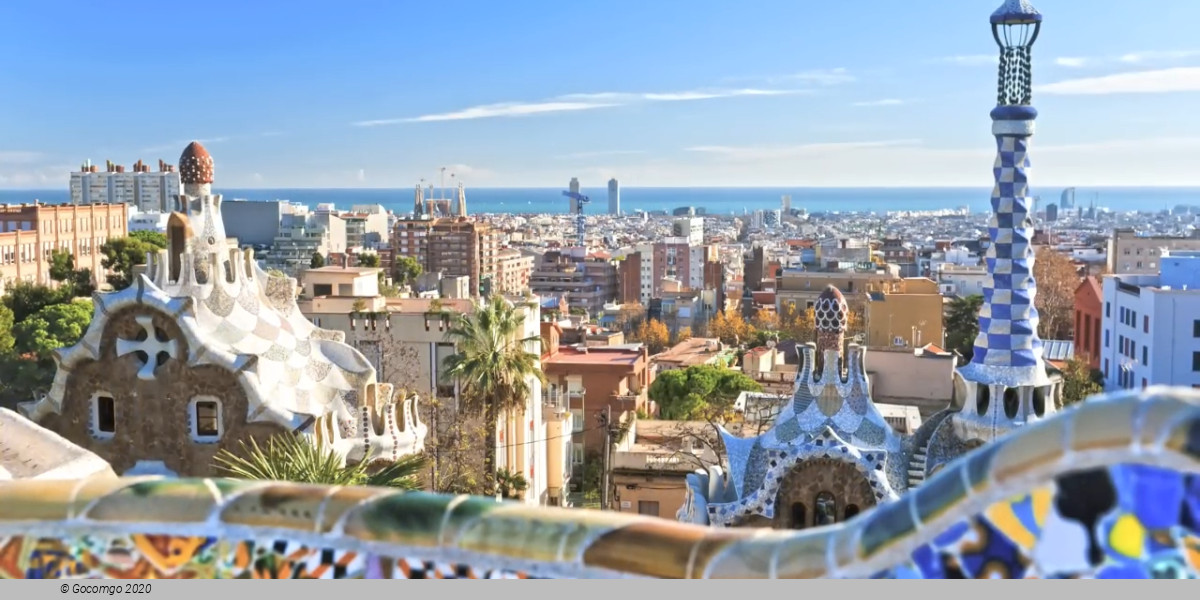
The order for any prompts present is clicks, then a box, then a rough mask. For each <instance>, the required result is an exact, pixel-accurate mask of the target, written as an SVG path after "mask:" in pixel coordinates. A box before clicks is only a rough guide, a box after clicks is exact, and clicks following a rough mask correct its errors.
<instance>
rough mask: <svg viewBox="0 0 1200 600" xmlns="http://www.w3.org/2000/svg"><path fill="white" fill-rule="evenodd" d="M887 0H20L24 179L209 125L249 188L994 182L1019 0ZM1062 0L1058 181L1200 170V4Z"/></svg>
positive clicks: (7, 68)
mask: <svg viewBox="0 0 1200 600" xmlns="http://www.w3.org/2000/svg"><path fill="white" fill-rule="evenodd" d="M865 4H866V6H867V7H868V8H869V10H863V6H861V5H855V6H853V7H851V6H840V5H836V4H834V3H820V4H816V5H807V4H798V3H790V2H785V1H783V0H765V1H763V2H760V3H757V4H755V5H754V6H752V7H746V6H741V7H736V6H731V5H726V4H723V3H718V2H699V3H691V4H688V8H689V10H688V11H686V12H683V11H679V10H678V6H679V5H673V4H671V3H663V4H654V5H645V4H636V3H631V2H623V1H618V2H613V3H609V4H606V5H605V6H604V7H599V5H592V6H588V5H582V6H560V5H555V4H546V3H540V4H538V5H537V6H517V7H511V6H509V7H503V8H501V7H490V6H482V7H470V8H467V7H459V8H455V7H439V8H438V9H437V10H435V9H434V8H431V7H420V6H418V7H397V6H392V5H390V4H387V3H380V2H362V3H355V4H354V5H348V6H344V7H339V10H338V11H337V12H336V13H326V12H321V13H317V12H316V11H313V10H303V5H304V3H303V2H301V3H300V5H298V7H299V8H298V9H297V10H294V11H288V12H279V11H275V10H273V9H272V8H271V7H259V6H238V5H235V4H233V3H231V2H227V1H224V0H216V1H213V2H208V3H206V5H205V6H206V7H207V10H205V11H194V10H191V9H184V8H182V7H179V6H174V5H171V6H164V7H159V8H156V10H155V11H153V12H138V13H134V12H122V11H112V12H99V11H81V10H78V9H76V8H74V6H72V5H68V4H65V3H55V2H45V3H39V4H38V5H36V6H21V7H19V8H18V7H12V6H6V7H0V22H3V23H5V24H7V27H6V26H3V25H0V56H3V57H4V58H0V88H2V89H5V90H6V91H8V92H10V93H9V94H7V95H3V96H0V130H2V131H4V132H5V136H4V137H3V140H2V141H0V188H5V189H47V188H52V189H58V188H64V187H65V186H66V185H67V181H68V180H69V173H70V171H72V170H77V169H78V168H79V165H80V164H81V163H82V162H83V161H84V160H88V159H90V160H91V161H92V162H93V163H99V164H103V162H104V161H105V160H112V161H114V162H116V163H118V164H123V165H126V166H127V167H128V166H129V165H131V164H132V163H134V162H135V161H137V160H138V159H142V160H145V161H146V162H148V163H150V164H153V163H154V161H156V160H157V159H159V158H164V159H166V160H167V162H173V160H172V158H173V156H174V155H175V153H176V152H178V148H181V147H182V146H184V145H186V143H187V142H188V141H190V140H191V139H198V140H200V141H203V142H204V143H205V144H206V145H207V146H209V147H210V148H212V150H213V152H214V153H216V154H217V155H218V156H219V157H220V163H219V165H218V168H219V169H220V170H221V172H222V175H221V179H222V182H223V184H224V185H225V186H228V187H231V188H255V187H262V188H282V187H386V188H404V187H410V186H412V185H414V184H416V183H417V182H418V181H419V180H420V179H421V178H425V179H426V180H427V181H429V182H434V183H436V182H437V181H438V168H439V167H441V166H446V167H448V169H449V171H450V172H454V173H456V175H457V180H458V181H462V182H464V183H465V184H466V185H468V186H474V187H554V186H559V185H562V184H563V183H565V182H566V181H568V180H569V179H570V178H571V177H579V178H580V180H581V182H582V183H583V185H584V187H589V188H591V187H602V186H603V185H604V184H605V182H607V180H608V179H610V178H612V177H616V178H618V179H619V180H620V181H621V184H622V186H623V187H625V186H628V187H630V188H637V187H659V186H668V187H670V186H697V187H700V186H706V187H707V186H718V187H741V186H757V187H764V186H766V187H770V186H812V187H889V186H905V187H912V186H929V187H934V186H953V187H959V186H966V187H984V186H988V185H990V178H991V173H990V171H989V169H987V168H986V163H983V164H984V168H980V159H981V158H983V159H986V158H987V157H991V156H992V155H993V153H994V146H993V142H992V140H991V139H990V134H989V120H988V116H987V111H986V110H985V109H981V108H980V107H986V106H989V105H990V104H991V102H992V101H994V98H990V97H989V94H988V92H987V90H989V89H991V87H992V83H991V82H992V81H993V80H994V78H995V63H996V59H995V57H996V55H997V49H996V47H995V45H994V44H991V43H990V42H989V40H988V37H989V36H988V34H987V27H988V25H987V22H986V19H981V18H980V14H981V12H982V13H983V14H986V13H987V12H990V11H991V10H993V9H994V8H995V5H997V4H998V2H997V0H970V1H968V2H959V3H953V5H950V6H934V5H928V4H925V5H918V6H913V7H909V8H907V9H906V10H905V11H904V13H903V14H902V15H900V16H897V15H896V14H895V11H894V10H892V8H891V6H890V5H889V4H887V3H884V2H883V1H882V0H872V1H870V2H866V3H865ZM68 6H69V7H70V8H69V9H64V7H68ZM313 6H314V7H315V6H317V5H315V4H314V5H313ZM1038 8H1039V9H1040V10H1042V11H1043V12H1044V13H1046V14H1047V15H1050V16H1052V17H1053V19H1052V21H1051V23H1052V24H1051V25H1049V26H1048V28H1052V29H1053V32H1054V35H1052V36H1051V35H1047V36H1044V39H1043V40H1042V41H1041V42H1040V43H1039V44H1038V46H1037V48H1036V49H1035V57H1036V58H1035V61H1036V67H1035V71H1036V80H1037V82H1038V85H1037V86H1036V87H1035V100H1036V102H1037V104H1038V106H1039V108H1040V109H1041V110H1042V112H1043V114H1044V115H1047V116H1050V115H1052V116H1053V119H1046V124H1045V126H1044V127H1043V128H1042V129H1041V130H1040V131H1039V135H1038V139H1037V140H1036V141H1035V142H1034V145H1033V149H1034V150H1035V152H1036V157H1037V159H1036V162H1035V163H1034V169H1035V170H1036V173H1037V178H1038V181H1039V182H1041V183H1042V185H1045V186H1051V185H1053V186H1068V185H1080V186H1149V185H1162V186H1193V185H1200V174H1195V173H1194V169H1193V168H1192V166H1191V165H1192V163H1193V162H1194V161H1195V160H1196V159H1197V158H1200V116H1197V115H1195V114H1194V111H1190V110H1188V109H1189V107H1190V101H1192V100H1193V98H1194V94H1196V93H1198V92H1200V49H1198V48H1200V45H1194V44H1193V43H1191V41H1190V38H1191V35H1190V31H1189V28H1188V24H1189V23H1190V22H1192V21H1193V20H1194V19H1195V18H1197V17H1200V6H1195V5H1191V4H1188V3H1183V2H1171V1H1168V0H1160V1H1158V2H1146V3H1142V5H1139V6H1136V7H1135V6H1133V5H1130V4H1128V3H1121V2H1116V1H1113V0H1099V1H1097V2H1092V3H1088V4H1087V5H1086V6H1085V5H1083V4H1081V3H1077V2H1068V1H1066V0H1042V1H1041V2H1039V3H1038ZM163 22H168V23H170V22H176V23H179V24H187V26H188V27H192V26H194V27H196V29H197V30H207V31H210V32H214V33H216V34H217V35H215V36H210V37H207V38H205V40H206V41H205V42H204V43H192V42H189V43H187V44H184V45H180V44H178V43H177V39H178V38H179V36H180V31H181V29H180V28H179V27H161V24H162V23H163ZM257 23H270V27H260V26H258V25H256V24H257ZM406 23H407V24H408V26H405V24H406ZM91 31H107V32H109V34H110V35H107V36H104V37H101V38H97V37H96V36H95V35H94V34H92V33H89V32H91ZM930 32H936V35H931V34H930ZM135 33H136V35H134V34H135ZM185 39H186V36H185ZM156 48H163V49H165V50H161V51H159V50H155V49H156ZM410 49H412V50H411V51H410ZM151 73H158V74H160V76H151V75H150V74H151ZM196 73H209V75H203V76H197V75H193V74H196ZM1130 106H1136V108H1137V111H1136V112H1135V111H1132V110H1130V109H1129V107H1130Z"/></svg>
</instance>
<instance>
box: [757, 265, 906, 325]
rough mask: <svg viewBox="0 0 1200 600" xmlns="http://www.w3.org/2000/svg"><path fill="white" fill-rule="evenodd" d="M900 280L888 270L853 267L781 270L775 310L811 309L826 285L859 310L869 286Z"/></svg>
mask: <svg viewBox="0 0 1200 600" xmlns="http://www.w3.org/2000/svg"><path fill="white" fill-rule="evenodd" d="M899 279H900V277H899V276H898V275H897V274H896V272H895V271H894V270H893V269H891V268H890V266H889V267H888V268H875V267H870V268H868V267H865V266H864V267H855V268H847V269H838V270H827V271H803V270H795V269H784V270H782V271H781V272H780V274H779V275H778V276H777V277H776V284H775V309H776V310H777V311H780V314H784V311H786V310H787V309H789V308H792V307H794V308H796V309H797V310H807V309H809V308H812V307H813V304H814V303H816V301H817V297H818V296H820V295H821V292H823V291H825V287H826V286H830V285H832V286H834V287H836V288H837V289H838V290H840V291H841V292H842V294H843V295H844V296H845V297H846V302H847V303H849V304H850V306H851V308H862V307H863V305H864V304H865V303H866V294H867V291H869V290H870V289H871V288H872V286H875V287H876V288H881V287H882V286H883V285H884V284H887V283H890V282H894V281H898V280H899Z"/></svg>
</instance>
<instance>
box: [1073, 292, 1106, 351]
mask: <svg viewBox="0 0 1200 600" xmlns="http://www.w3.org/2000/svg"><path fill="white" fill-rule="evenodd" d="M1074 314H1075V356H1077V357H1079V358H1081V359H1083V360H1084V361H1087V363H1088V366H1090V367H1091V368H1093V369H1099V368H1100V351H1101V348H1100V335H1101V334H1100V327H1101V325H1100V323H1101V322H1102V321H1103V320H1104V290H1103V289H1101V283H1100V280H1099V279H1098V278H1096V277H1094V276H1090V275H1089V276H1088V277H1084V278H1083V281H1081V282H1079V287H1077V288H1075V310H1074Z"/></svg>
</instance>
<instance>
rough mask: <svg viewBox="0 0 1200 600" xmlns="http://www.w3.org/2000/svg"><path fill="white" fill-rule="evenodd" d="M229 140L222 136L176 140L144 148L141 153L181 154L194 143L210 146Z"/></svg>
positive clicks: (227, 137)
mask: <svg viewBox="0 0 1200 600" xmlns="http://www.w3.org/2000/svg"><path fill="white" fill-rule="evenodd" d="M229 139H230V138H229V136H221V137H214V138H204V139H191V140H176V141H174V142H170V143H166V144H160V145H158V146H151V147H149V148H142V149H141V152H168V151H171V150H175V151H180V152H181V151H183V149H184V148H186V147H187V145H188V144H190V143H192V142H200V143H201V144H205V145H208V144H220V143H221V142H227V141H229Z"/></svg>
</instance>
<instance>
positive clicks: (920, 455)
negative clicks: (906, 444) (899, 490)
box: [908, 441, 929, 491]
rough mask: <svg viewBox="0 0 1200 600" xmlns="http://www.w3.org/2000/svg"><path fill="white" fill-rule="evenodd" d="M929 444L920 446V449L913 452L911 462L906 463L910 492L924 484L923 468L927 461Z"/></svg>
mask: <svg viewBox="0 0 1200 600" xmlns="http://www.w3.org/2000/svg"><path fill="white" fill-rule="evenodd" d="M928 452H929V442H928V441H926V442H925V443H924V444H921V447H920V448H919V449H917V451H916V452H913V455H912V460H910V461H909V462H908V489H909V490H910V491H911V490H913V489H916V488H917V487H919V486H920V485H921V484H922V483H925V467H926V462H927V461H928V460H929V456H928Z"/></svg>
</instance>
